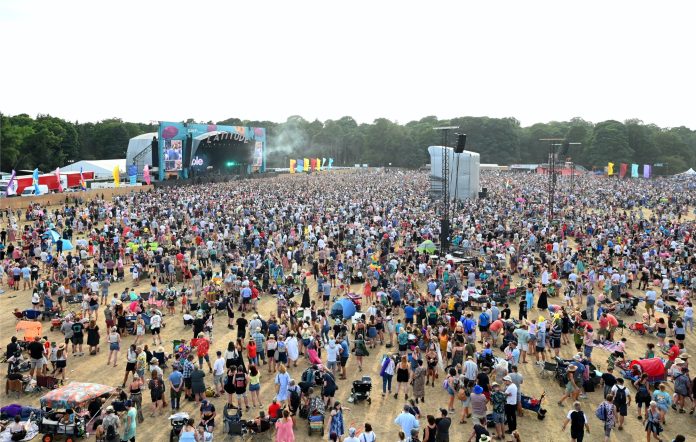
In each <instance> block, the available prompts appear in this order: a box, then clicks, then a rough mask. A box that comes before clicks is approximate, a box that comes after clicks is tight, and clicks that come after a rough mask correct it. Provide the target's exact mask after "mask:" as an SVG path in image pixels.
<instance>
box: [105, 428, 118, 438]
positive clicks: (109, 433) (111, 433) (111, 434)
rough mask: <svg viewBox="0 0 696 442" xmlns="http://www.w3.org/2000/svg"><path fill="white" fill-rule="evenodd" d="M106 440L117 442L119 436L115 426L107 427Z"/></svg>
mask: <svg viewBox="0 0 696 442" xmlns="http://www.w3.org/2000/svg"><path fill="white" fill-rule="evenodd" d="M104 437H105V438H106V440H109V441H111V440H116V439H117V437H118V435H117V434H116V428H114V426H113V425H109V426H108V427H106V435H105V436H104Z"/></svg>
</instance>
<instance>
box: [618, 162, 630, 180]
mask: <svg viewBox="0 0 696 442" xmlns="http://www.w3.org/2000/svg"><path fill="white" fill-rule="evenodd" d="M627 171H628V164H626V163H621V166H620V167H619V178H623V177H625V176H626V172H627Z"/></svg>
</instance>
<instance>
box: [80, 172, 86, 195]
mask: <svg viewBox="0 0 696 442" xmlns="http://www.w3.org/2000/svg"><path fill="white" fill-rule="evenodd" d="M80 189H82V190H87V182H85V177H84V176H83V175H82V167H80Z"/></svg>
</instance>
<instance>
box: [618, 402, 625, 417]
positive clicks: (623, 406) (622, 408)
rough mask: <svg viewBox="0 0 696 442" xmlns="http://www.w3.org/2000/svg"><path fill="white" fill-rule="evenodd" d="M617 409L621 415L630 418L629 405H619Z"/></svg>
mask: <svg viewBox="0 0 696 442" xmlns="http://www.w3.org/2000/svg"><path fill="white" fill-rule="evenodd" d="M616 409H617V410H618V411H619V414H620V415H621V416H623V417H626V416H628V405H626V404H622V405H617V406H616Z"/></svg>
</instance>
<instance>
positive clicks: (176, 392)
mask: <svg viewBox="0 0 696 442" xmlns="http://www.w3.org/2000/svg"><path fill="white" fill-rule="evenodd" d="M172 369H173V370H172V374H170V375H169V397H170V399H171V403H172V410H178V409H179V406H180V405H181V392H182V391H183V389H184V377H183V375H182V374H181V372H180V371H179V366H178V364H175V365H174V366H173V367H172Z"/></svg>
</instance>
